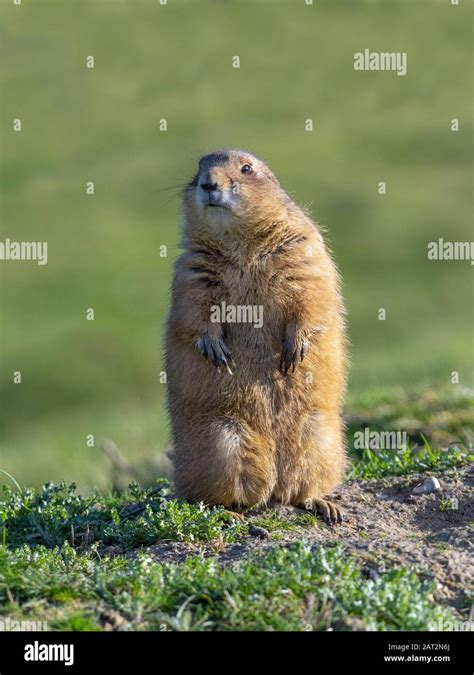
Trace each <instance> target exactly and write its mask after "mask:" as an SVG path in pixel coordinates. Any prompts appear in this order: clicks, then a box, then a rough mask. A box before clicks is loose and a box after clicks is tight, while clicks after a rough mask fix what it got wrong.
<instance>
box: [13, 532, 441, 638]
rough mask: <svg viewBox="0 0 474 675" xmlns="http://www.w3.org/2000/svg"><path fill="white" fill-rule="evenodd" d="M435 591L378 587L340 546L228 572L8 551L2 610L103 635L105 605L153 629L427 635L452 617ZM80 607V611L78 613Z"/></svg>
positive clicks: (142, 559) (406, 575)
mask: <svg viewBox="0 0 474 675" xmlns="http://www.w3.org/2000/svg"><path fill="white" fill-rule="evenodd" d="M432 591H433V587H432V585H431V584H430V583H427V582H425V581H420V579H419V578H418V577H417V576H416V575H415V574H414V573H413V572H411V571H409V570H405V569H399V570H394V571H391V572H387V573H384V574H382V575H381V576H380V577H379V578H378V579H377V580H376V581H373V580H370V579H367V578H365V577H364V575H363V573H362V570H361V568H360V567H359V566H358V565H357V564H356V563H355V562H354V561H353V560H352V559H350V558H348V557H347V556H346V555H345V553H344V550H343V549H342V548H341V547H339V546H336V547H332V548H330V547H321V546H317V547H313V548H311V547H310V546H308V545H305V544H304V543H298V544H295V545H292V546H289V547H279V548H276V549H274V550H272V551H271V552H270V553H268V554H266V555H265V556H257V557H255V558H254V559H252V560H244V561H240V562H238V563H236V564H234V565H232V566H227V567H223V566H221V565H220V564H219V563H218V561H217V560H216V559H213V558H211V559H203V558H201V557H195V558H188V559H187V560H186V561H185V562H184V563H182V564H179V565H177V564H158V563H156V562H154V561H153V559H152V558H151V557H150V556H148V555H144V554H139V555H138V556H136V557H135V558H133V559H130V558H124V557H115V558H107V557H105V558H104V557H100V556H99V555H98V554H97V551H96V550H94V549H93V550H92V551H90V552H87V553H81V554H78V553H76V552H75V551H74V549H73V548H72V547H71V546H70V545H69V544H64V545H63V546H62V547H61V548H55V549H53V550H50V549H46V548H44V547H38V548H36V549H31V548H30V547H28V546H24V547H22V548H20V549H17V550H15V551H10V550H8V549H6V548H5V547H2V546H0V602H1V603H2V604H3V605H4V611H5V612H8V613H10V614H11V613H12V612H13V613H14V614H15V612H16V614H21V613H22V606H24V605H26V604H27V605H28V609H26V610H23V611H26V612H30V613H31V614H33V615H34V614H35V612H37V611H38V605H37V604H36V603H41V612H42V616H43V617H48V616H49V615H51V617H52V627H53V626H54V627H56V628H59V629H61V628H63V629H78V630H83V629H91V628H92V629H93V628H99V627H100V620H99V617H100V614H101V612H102V611H103V609H104V607H105V608H107V609H108V610H109V611H113V612H115V613H118V614H119V615H120V617H122V619H123V620H125V621H126V622H127V623H128V625H129V627H132V628H135V629H145V630H239V631H241V630H246V631H248V630H271V629H274V630H291V631H295V630H296V631H301V630H327V629H328V628H331V627H334V628H336V629H338V627H339V628H343V627H344V626H347V625H348V621H349V622H350V620H351V619H353V618H354V617H356V618H359V619H360V620H361V621H362V622H363V625H365V626H366V627H367V628H368V629H372V630H398V629H404V630H426V629H427V625H428V623H429V622H430V621H436V620H438V619H448V618H451V614H450V612H449V611H448V610H444V609H442V608H440V607H438V606H436V605H434V604H433V602H432V600H431V598H430V594H431V592H432ZM78 608H80V609H78Z"/></svg>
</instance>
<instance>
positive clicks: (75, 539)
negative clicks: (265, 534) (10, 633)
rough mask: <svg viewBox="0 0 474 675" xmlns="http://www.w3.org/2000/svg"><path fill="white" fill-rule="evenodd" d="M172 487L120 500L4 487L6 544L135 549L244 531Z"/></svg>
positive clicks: (1, 510)
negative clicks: (180, 498)
mask: <svg viewBox="0 0 474 675" xmlns="http://www.w3.org/2000/svg"><path fill="white" fill-rule="evenodd" d="M170 492H171V488H170V484H169V482H168V481H166V480H161V481H159V483H158V486H157V487H155V488H153V489H140V488H139V487H138V486H137V485H131V486H130V489H129V490H128V491H126V492H123V493H121V494H119V495H117V494H110V495H100V494H99V493H97V492H96V493H94V494H93V495H91V496H88V497H82V496H80V495H77V494H76V486H75V485H74V484H72V485H66V484H64V483H63V484H60V485H54V484H51V483H49V484H47V485H45V486H43V488H42V489H41V490H35V489H34V488H27V489H25V490H23V491H22V492H14V491H13V490H12V489H11V488H10V487H9V486H7V485H5V486H4V487H3V499H2V501H1V502H0V525H1V527H2V540H3V543H4V544H7V545H8V546H10V547H13V548H15V547H18V546H21V545H23V544H28V545H30V546H37V545H44V546H46V547H49V548H52V547H54V546H61V545H62V544H63V543H64V542H69V543H70V544H71V545H72V546H73V547H79V548H84V547H88V546H89V545H90V544H91V543H92V542H94V541H98V540H100V541H101V542H102V543H103V544H104V545H117V546H120V547H121V549H122V550H125V549H132V548H136V547H140V546H145V545H147V544H152V543H154V542H155V541H157V540H161V541H186V542H205V543H209V542H217V540H219V542H221V543H225V542H229V541H232V540H234V539H235V537H236V536H237V534H238V533H240V532H242V531H243V530H244V529H246V528H244V527H243V526H242V525H241V524H240V523H238V522H236V521H235V520H234V519H232V517H231V516H230V515H229V514H228V513H227V512H226V511H225V509H223V508H222V507H216V508H212V509H211V508H207V507H205V506H204V505H202V504H197V505H193V504H189V503H188V502H184V501H177V500H176V499H172V498H171V497H170Z"/></svg>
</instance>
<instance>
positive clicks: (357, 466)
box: [348, 437, 471, 480]
mask: <svg viewBox="0 0 474 675" xmlns="http://www.w3.org/2000/svg"><path fill="white" fill-rule="evenodd" d="M423 441H424V447H423V448H420V449H416V450H415V449H413V448H411V447H410V446H409V445H407V446H405V447H403V448H402V449H400V450H384V451H380V450H379V451H377V453H375V452H374V451H373V450H369V449H368V448H364V449H363V450H362V453H361V456H360V457H359V458H357V459H355V460H354V462H353V464H352V466H351V468H350V470H349V473H348V478H349V479H353V478H364V479H369V480H370V479H376V478H384V477H385V476H403V475H406V474H410V473H422V472H424V471H445V470H446V469H454V468H456V467H459V466H462V465H463V464H466V463H467V462H469V461H471V460H470V456H469V455H466V453H465V452H462V451H461V450H460V449H459V448H458V447H451V448H448V449H447V450H441V449H435V448H432V447H431V446H430V444H429V443H428V441H427V440H426V438H424V437H423Z"/></svg>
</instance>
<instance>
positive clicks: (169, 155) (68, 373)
mask: <svg viewBox="0 0 474 675" xmlns="http://www.w3.org/2000/svg"><path fill="white" fill-rule="evenodd" d="M472 9H473V5H472V3H471V2H468V1H467V0H463V1H462V2H461V4H460V5H459V6H452V5H451V4H450V2H449V0H426V1H421V0H403V1H398V0H390V1H388V0H386V1H380V2H363V1H359V0H351V1H350V2H349V1H346V2H343V1H341V0H339V1H338V0H326V1H323V0H315V2H314V5H313V6H307V5H306V4H305V2H304V0H288V1H285V0H271V1H269V0H268V1H265V0H248V1H245V0H234V1H232V0H227V1H224V0H221V1H217V0H216V1H211V0H200V1H199V2H198V1H197V0H194V1H188V2H186V1H183V0H181V1H180V0H168V4H167V5H166V6H163V5H160V3H159V0H123V1H119V0H90V1H87V0H80V1H79V0H22V4H21V5H19V6H16V5H14V3H13V0H2V3H1V9H0V25H1V29H0V30H1V42H2V45H3V47H2V80H1V97H2V107H1V145H2V159H1V186H2V187H1V234H0V239H1V240H2V241H4V239H5V238H6V237H10V238H11V239H13V240H28V241H47V242H48V246H49V251H48V254H49V261H48V265H46V266H43V267H41V266H38V265H36V264H35V263H33V262H3V261H0V275H1V276H0V284H1V286H0V318H1V343H0V349H1V372H0V375H1V385H0V387H1V429H0V431H1V444H0V469H4V470H6V471H9V472H10V473H12V474H13V475H14V476H15V477H16V479H17V480H19V481H20V482H22V483H32V484H38V483H41V482H43V481H44V480H59V479H62V478H64V479H67V480H75V481H76V482H78V483H79V484H80V486H82V487H87V486H91V485H98V486H101V487H105V486H107V485H108V484H110V470H109V469H110V467H109V461H108V459H107V458H106V457H105V456H104V454H103V452H102V450H101V447H100V446H101V440H102V439H104V438H111V439H113V440H114V441H115V442H116V443H117V445H118V446H119V447H120V448H121V450H122V451H123V452H124V453H125V455H126V456H127V457H128V458H129V459H130V460H131V461H140V460H143V459H145V458H146V459H149V458H156V457H157V456H158V455H159V454H160V453H162V451H163V449H164V448H165V446H166V444H167V437H168V425H167V421H166V414H165V410H164V405H163V404H164V385H162V384H160V381H159V373H160V370H161V369H162V342H163V324H164V319H165V316H166V311H167V307H168V303H169V293H168V288H169V285H170V280H171V265H172V262H173V259H174V257H175V256H176V254H177V250H178V249H177V242H178V238H179V196H178V193H179V185H180V184H182V183H183V182H184V181H185V180H186V179H187V178H188V177H190V176H191V175H192V174H193V173H194V171H195V168H196V164H197V160H198V158H199V156H200V155H201V154H203V153H204V152H206V151H209V150H211V149H215V148H219V147H242V148H245V149H248V150H250V151H251V152H253V153H255V154H257V155H261V156H262V157H263V158H265V159H266V160H267V161H268V162H269V164H270V166H271V167H272V168H273V170H274V171H275V173H276V174H277V175H278V176H279V177H280V179H281V181H282V183H283V186H284V187H285V188H286V189H287V191H288V192H289V193H290V194H291V195H292V196H293V197H294V199H295V200H296V201H298V202H300V203H303V204H306V205H308V206H309V207H310V209H311V211H312V214H313V216H314V218H315V219H317V220H318V221H319V222H321V223H322V224H324V225H325V226H326V227H327V231H328V238H329V241H330V244H331V246H332V248H333V250H334V253H335V257H336V260H337V262H338V264H339V266H340V269H341V271H342V273H343V278H344V295H345V298H346V300H347V306H348V311H349V314H348V323H349V332H350V338H351V342H352V373H351V381H350V392H349V405H350V404H351V402H353V401H356V400H357V398H358V397H360V396H363V395H366V394H367V392H369V391H372V390H374V389H378V390H380V389H382V390H385V389H387V390H389V389H390V388H391V387H394V386H397V385H398V386H402V387H404V388H406V389H411V388H413V387H419V386H420V385H421V386H422V385H424V384H425V383H426V384H429V385H431V386H433V384H434V385H435V386H438V385H439V386H445V387H453V386H456V385H451V384H450V377H451V372H452V371H458V372H459V377H460V385H457V386H459V387H463V388H465V387H472V385H473V373H472V364H473V361H474V359H473V347H472V338H473V291H474V289H473V268H472V266H471V265H470V264H469V263H468V262H462V261H454V262H429V261H428V260H427V256H426V249H427V242H429V241H431V240H436V239H438V238H439V237H443V238H444V239H446V240H452V241H468V240H471V239H472V238H473V232H472V225H471V216H472V165H471V160H472V144H471V143H472V141H471V138H472V130H471V118H472V107H471V100H472V88H471V87H472V84H471V73H472V69H471V51H470V40H471V21H472V14H473V11H472ZM366 48H368V49H370V50H372V51H384V52H385V51H398V52H399V51H406V52H407V53H408V74H407V75H406V76H405V77H399V76H397V74H396V73H394V72H356V71H354V69H353V55H354V53H355V52H358V51H363V50H364V49H366ZM89 55H92V56H94V59H95V67H94V69H88V68H86V58H87V56H89ZM233 56H239V57H240V60H241V66H240V68H239V69H235V68H232V57H233ZM15 118H21V120H22V131H21V133H18V132H14V131H13V129H12V126H13V120H14V119H15ZM163 118H165V119H166V120H167V124H168V129H167V131H166V132H164V131H160V128H159V122H160V119H163ZM308 118H312V119H313V124H314V130H313V132H312V133H311V132H307V131H305V120H306V119H308ZM452 118H459V120H460V130H459V132H452V131H451V119H452ZM87 181H94V183H95V194H94V195H93V196H88V195H87V194H86V183H87ZM379 181H386V183H387V194H386V195H385V196H380V195H379V194H378V193H377V184H378V182H379ZM163 245H164V246H167V247H168V249H167V250H168V255H167V257H160V246H163ZM89 307H91V308H94V310H95V320H94V321H87V320H86V310H87V308H89ZM379 308H385V309H386V312H387V318H386V320H385V321H379V320H378V309H379ZM17 370H19V371H21V373H22V383H21V384H14V383H13V372H14V371H17ZM88 434H94V437H95V445H94V447H88V446H87V444H86V437H87V435H88ZM150 478H151V479H153V476H152V477H150Z"/></svg>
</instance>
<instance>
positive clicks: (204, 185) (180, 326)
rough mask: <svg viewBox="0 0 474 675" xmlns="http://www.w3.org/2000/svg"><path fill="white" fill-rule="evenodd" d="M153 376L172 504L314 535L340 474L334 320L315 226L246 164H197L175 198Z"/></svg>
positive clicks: (221, 157)
mask: <svg viewBox="0 0 474 675" xmlns="http://www.w3.org/2000/svg"><path fill="white" fill-rule="evenodd" d="M183 201H184V231H183V238H182V249H183V253H182V254H181V256H180V257H179V258H178V260H177V261H176V264H175V269H174V279H173V287H172V306H171V310H170V314H169V318H168V324H167V336H166V372H167V377H168V408H169V413H170V418H171V427H172V435H173V451H172V454H171V459H172V462H173V465H174V480H175V485H176V490H177V494H178V496H180V497H183V498H186V499H189V500H191V501H203V502H204V503H206V504H209V505H217V504H220V505H223V506H225V507H226V508H228V509H243V508H245V507H250V506H254V505H260V504H266V503H268V502H280V503H283V504H291V505H294V506H299V507H302V508H306V509H308V510H310V511H312V512H314V513H318V514H319V515H321V516H322V517H323V518H324V519H325V520H326V522H328V523H330V524H334V523H337V522H340V520H341V512H340V510H339V509H338V507H337V506H335V505H334V504H333V503H331V502H330V501H329V500H328V499H326V495H327V493H328V492H330V490H332V489H333V488H334V487H335V486H336V484H337V483H339V482H340V480H341V477H342V474H343V470H344V467H345V463H346V456H345V449H344V439H343V425H342V421H341V405H342V399H343V395H344V390H345V382H346V360H347V359H346V352H345V344H346V340H345V335H344V318H343V317H344V308H343V302H342V299H341V294H340V291H339V277H338V273H337V270H336V267H335V265H334V263H333V261H332V259H331V256H330V254H329V253H328V250H327V248H326V246H325V244H324V241H323V237H322V235H321V232H320V231H319V229H318V228H317V226H316V225H315V224H314V223H313V222H312V221H311V219H310V218H309V217H308V215H307V214H306V213H305V212H304V211H303V210H302V209H301V208H300V207H298V206H297V205H296V204H295V203H294V202H293V201H292V200H291V199H290V197H289V196H288V195H287V194H286V192H285V191H284V190H283V189H282V187H281V186H280V184H279V182H278V180H277V179H276V177H275V176H274V174H273V173H272V172H271V171H270V169H269V168H268V167H267V166H266V165H265V164H264V162H263V161H261V160H260V159H257V158H256V157H254V156H253V155H251V154H249V153H248V152H244V151H239V150H224V151H219V152H213V153H211V154H208V155H206V156H204V157H203V158H202V159H201V161H200V162H199V170H198V172H197V174H196V176H195V177H194V179H193V180H192V181H191V182H190V183H189V184H188V185H187V187H186V189H185V190H184V199H183Z"/></svg>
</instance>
